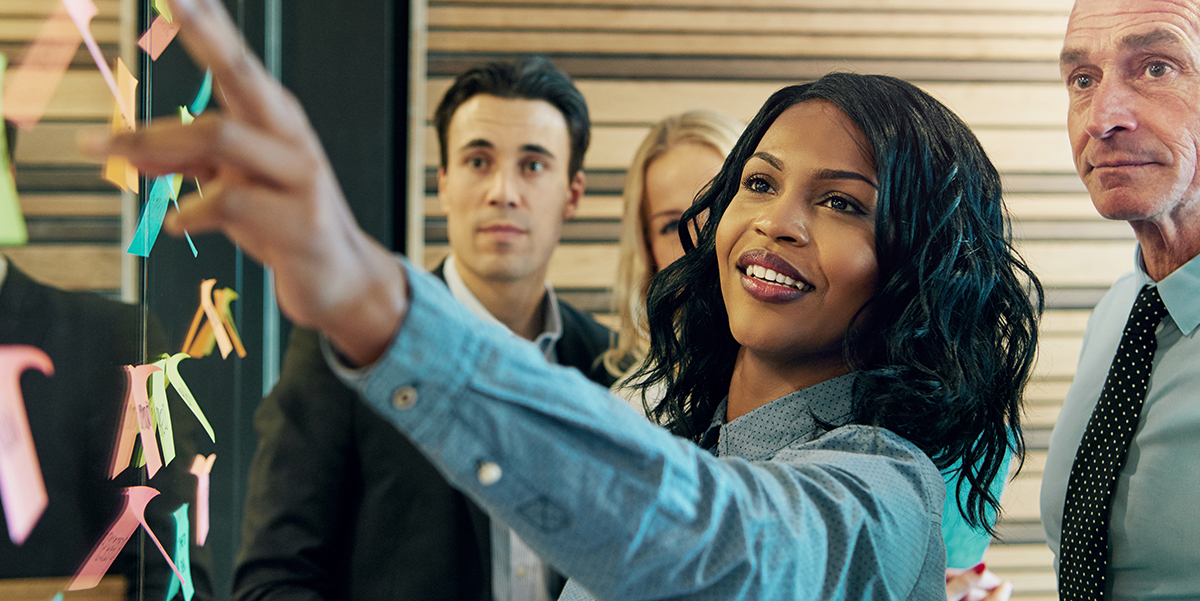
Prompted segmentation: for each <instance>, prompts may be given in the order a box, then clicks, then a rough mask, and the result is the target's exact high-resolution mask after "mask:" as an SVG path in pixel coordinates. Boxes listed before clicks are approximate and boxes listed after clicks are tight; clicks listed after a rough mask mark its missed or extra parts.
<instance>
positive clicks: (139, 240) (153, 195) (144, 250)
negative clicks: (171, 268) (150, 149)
mask: <svg viewBox="0 0 1200 601" xmlns="http://www.w3.org/2000/svg"><path fill="white" fill-rule="evenodd" d="M170 202H171V181H170V180H168V179H167V178H166V177H164V176H161V175H160V176H158V177H156V178H154V185H152V186H150V197H149V198H147V199H146V204H145V205H143V206H142V215H141V217H140V218H139V219H138V224H137V229H136V230H134V232H133V240H131V241H130V242H129V248H127V249H125V252H127V253H129V254H131V255H137V256H139V257H149V256H150V249H151V248H153V247H154V242H155V240H158V234H159V232H160V231H162V223H163V217H166V215H167V207H168V206H170Z"/></svg>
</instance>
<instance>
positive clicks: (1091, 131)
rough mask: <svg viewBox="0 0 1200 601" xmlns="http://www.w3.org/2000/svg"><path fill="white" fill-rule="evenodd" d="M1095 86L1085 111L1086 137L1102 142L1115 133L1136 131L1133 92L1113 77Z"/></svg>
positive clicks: (1102, 80)
mask: <svg viewBox="0 0 1200 601" xmlns="http://www.w3.org/2000/svg"><path fill="white" fill-rule="evenodd" d="M1095 85H1096V89H1095V90H1094V91H1093V92H1092V95H1091V97H1090V98H1089V99H1088V106H1087V109H1086V110H1087V117H1086V120H1085V127H1086V129H1087V133H1088V135H1089V136H1091V137H1093V138H1096V139H1098V140H1103V139H1105V138H1109V137H1112V136H1113V135H1115V134H1116V133H1117V132H1121V131H1132V130H1134V129H1137V119H1136V118H1135V114H1134V106H1133V103H1134V100H1135V98H1134V96H1135V93H1134V92H1133V90H1131V89H1129V86H1127V85H1125V82H1123V81H1121V80H1119V79H1118V78H1115V77H1106V78H1104V79H1101V80H1100V81H1099V82H1097V83H1096V84H1095Z"/></svg>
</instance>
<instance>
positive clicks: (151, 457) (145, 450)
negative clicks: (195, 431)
mask: <svg viewBox="0 0 1200 601" xmlns="http://www.w3.org/2000/svg"><path fill="white" fill-rule="evenodd" d="M142 367H151V368H153V369H148V370H146V377H145V378H143V379H142V384H141V389H140V390H136V391H134V395H133V407H134V409H135V410H136V411H137V422H138V432H139V433H140V434H141V438H142V454H143V455H145V456H146V473H147V475H149V477H151V478H153V477H154V476H155V474H157V473H158V470H159V469H160V468H162V457H161V456H159V454H158V440H157V439H156V438H155V437H154V431H155V428H154V414H153V412H152V410H151V409H150V398H149V395H148V394H147V393H146V379H149V377H150V374H152V373H154V372H156V371H162V368H160V367H158V366H157V365H139V366H137V367H135V368H134V369H135V370H136V369H138V368H142Z"/></svg>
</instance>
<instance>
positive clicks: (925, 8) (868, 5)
mask: <svg viewBox="0 0 1200 601" xmlns="http://www.w3.org/2000/svg"><path fill="white" fill-rule="evenodd" d="M481 4H512V5H517V4H520V5H549V6H553V5H582V6H592V5H596V4H603V5H604V6H624V7H629V8H642V7H653V6H666V7H681V6H683V7H704V8H723V9H730V8H736V9H742V10H761V9H764V8H777V9H778V8H786V9H790V10H795V11H806V10H809V11H811V10H858V11H864V12H865V11H871V12H883V13H893V12H895V13H908V12H921V13H991V14H1011V13H1031V14H1040V15H1045V16H1047V17H1050V16H1056V15H1057V16H1062V15H1065V14H1067V13H1068V12H1070V10H1071V2H1070V1H1069V0H972V1H971V2H963V1H962V0H804V1H803V2H798V1H796V0H687V1H686V2H681V1H680V0H604V1H603V2H602V3H598V2H594V1H593V0H554V1H549V0H540V1H538V0H487V2H482V1H481V0H441V1H437V2H430V9H433V8H435V7H436V6H438V5H466V6H478V5H481Z"/></svg>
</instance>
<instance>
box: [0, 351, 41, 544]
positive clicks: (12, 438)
mask: <svg viewBox="0 0 1200 601" xmlns="http://www.w3.org/2000/svg"><path fill="white" fill-rule="evenodd" d="M27 369H36V370H38V371H40V372H42V373H44V374H46V375H52V374H53V373H54V364H53V363H51V362H50V357H48V356H46V353H44V352H42V350H41V349H39V348H35V347H32V346H24V345H11V346H0V374H3V375H2V377H3V382H0V501H2V502H3V503H4V519H5V521H6V522H7V523H8V537H9V538H10V539H12V542H14V543H16V544H18V545H20V544H23V543H24V542H25V539H26V537H28V536H29V533H30V531H32V530H33V527H34V526H35V525H37V522H38V519H39V518H41V517H42V512H43V511H45V510H46V503H47V502H48V501H49V498H48V497H47V496H46V483H45V481H43V480H42V467H41V465H40V464H39V463H38V458H37V450H36V449H34V447H33V432H31V431H30V429H29V416H28V415H27V414H26V413H25V400H24V398H22V396H21V372H24V371H25V370H27Z"/></svg>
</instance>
